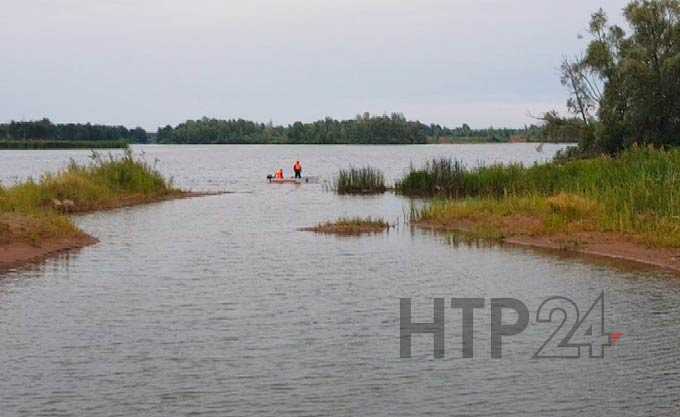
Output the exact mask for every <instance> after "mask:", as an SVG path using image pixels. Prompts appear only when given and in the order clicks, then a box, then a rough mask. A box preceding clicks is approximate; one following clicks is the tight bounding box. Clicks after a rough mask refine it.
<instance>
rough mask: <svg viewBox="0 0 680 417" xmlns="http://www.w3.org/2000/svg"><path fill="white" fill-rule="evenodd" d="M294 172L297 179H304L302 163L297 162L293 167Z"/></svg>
mask: <svg viewBox="0 0 680 417" xmlns="http://www.w3.org/2000/svg"><path fill="white" fill-rule="evenodd" d="M293 171H294V172H295V178H302V164H301V163H300V161H296V162H295V165H293Z"/></svg>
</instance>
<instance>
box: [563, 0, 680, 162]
mask: <svg viewBox="0 0 680 417" xmlns="http://www.w3.org/2000/svg"><path fill="white" fill-rule="evenodd" d="M623 13H624V17H625V19H626V21H627V23H628V26H629V27H630V33H629V34H627V33H626V32H625V31H624V29H622V28H621V27H619V26H616V25H610V24H609V23H608V20H607V16H606V15H605V13H604V12H603V11H602V10H600V11H598V12H597V13H595V14H594V15H593V16H592V19H591V23H590V28H589V33H590V35H591V36H592V39H591V41H590V43H589V45H588V48H587V50H586V53H585V55H584V56H583V57H582V58H581V59H578V60H576V61H574V62H572V63H565V66H564V67H563V74H564V78H563V82H566V83H567V85H568V86H570V90H571V93H572V98H571V101H570V103H569V104H570V108H571V109H572V110H573V111H574V112H575V113H577V114H579V115H580V116H582V117H583V118H584V121H585V123H586V124H588V123H589V122H588V119H587V117H588V116H589V114H588V112H589V111H591V110H592V109H593V108H597V116H598V119H599V123H598V124H597V126H596V127H597V128H596V130H595V133H596V134H595V136H594V139H593V141H591V142H587V143H585V144H583V145H584V146H585V147H589V148H591V149H585V150H586V151H597V152H607V153H616V152H618V151H620V150H621V149H623V148H625V147H627V146H630V145H631V144H633V143H638V144H653V145H659V146H669V145H680V0H635V1H633V2H631V3H630V4H629V5H628V6H627V7H626V8H625V9H624V12H623ZM598 85H600V86H602V93H601V94H599V90H598ZM594 98H595V99H596V100H595V101H596V103H595V104H593V102H592V100H593V99H594Z"/></svg>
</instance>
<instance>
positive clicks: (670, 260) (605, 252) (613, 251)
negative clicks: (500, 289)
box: [416, 218, 680, 274]
mask: <svg viewBox="0 0 680 417" xmlns="http://www.w3.org/2000/svg"><path fill="white" fill-rule="evenodd" d="M513 223H514V226H513V227H512V229H513V230H511V231H509V230H502V229H501V230H498V231H497V232H498V233H497V235H494V234H489V233H488V229H487V228H485V225H484V224H481V222H474V221H470V220H460V221H457V222H451V223H447V224H446V225H441V224H433V223H429V222H426V221H422V222H416V226H418V227H421V228H424V229H429V230H439V231H453V232H462V233H465V234H466V235H468V236H471V237H475V236H476V237H480V238H489V237H490V236H493V237H492V238H493V240H496V241H499V242H502V243H507V244H511V245H519V246H525V247H534V248H541V249H553V250H561V251H565V252H571V253H580V254H585V255H589V256H597V257H605V258H610V259H620V260H626V261H630V262H636V263H640V264H645V265H652V266H655V267H658V268H662V269H666V270H669V271H673V272H675V273H678V274H680V249H670V248H654V247H650V246H647V245H644V244H641V243H638V242H637V241H636V239H635V238H634V237H631V236H627V235H623V234H618V233H603V232H576V233H569V234H554V235H547V236H538V235H532V234H531V233H530V232H529V231H527V232H526V233H522V232H519V231H518V227H519V226H521V225H522V224H525V225H527V226H528V227H527V229H528V230H530V229H531V228H530V225H531V224H532V223H534V220H532V219H526V218H516V219H514V220H513ZM480 230H485V232H484V233H480V232H479V231H480Z"/></svg>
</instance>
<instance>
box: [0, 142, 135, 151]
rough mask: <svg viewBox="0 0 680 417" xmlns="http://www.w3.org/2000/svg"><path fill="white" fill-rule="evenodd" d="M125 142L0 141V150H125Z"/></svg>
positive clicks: (127, 144)
mask: <svg viewBox="0 0 680 417" xmlns="http://www.w3.org/2000/svg"><path fill="white" fill-rule="evenodd" d="M128 146H129V143H128V142H127V141H125V140H100V141H95V140H93V141H67V140H0V149H125V148H127V147H128Z"/></svg>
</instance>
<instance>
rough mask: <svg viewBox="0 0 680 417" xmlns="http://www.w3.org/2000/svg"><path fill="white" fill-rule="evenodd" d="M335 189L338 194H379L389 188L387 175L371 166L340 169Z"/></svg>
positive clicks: (334, 185) (334, 184)
mask: <svg viewBox="0 0 680 417" xmlns="http://www.w3.org/2000/svg"><path fill="white" fill-rule="evenodd" d="M333 189H334V190H335V191H336V192H337V193H338V194H379V193H384V192H385V190H387V188H386V187H385V175H384V174H383V173H382V171H380V170H378V169H376V168H372V167H370V166H365V167H363V168H355V167H350V168H349V169H343V170H340V172H339V173H338V176H337V177H336V178H335V181H334V183H333Z"/></svg>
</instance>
